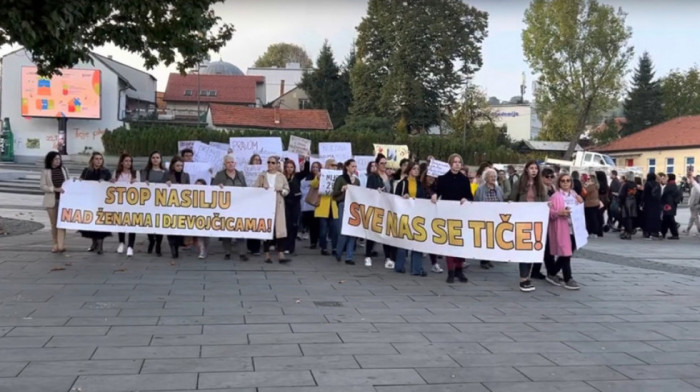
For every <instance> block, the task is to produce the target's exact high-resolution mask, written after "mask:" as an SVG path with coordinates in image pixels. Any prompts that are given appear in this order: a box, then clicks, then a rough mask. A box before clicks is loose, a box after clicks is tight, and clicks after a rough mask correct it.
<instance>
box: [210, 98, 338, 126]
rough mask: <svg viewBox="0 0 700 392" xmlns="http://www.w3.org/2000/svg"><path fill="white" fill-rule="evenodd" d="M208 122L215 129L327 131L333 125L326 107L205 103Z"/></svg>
mask: <svg viewBox="0 0 700 392" xmlns="http://www.w3.org/2000/svg"><path fill="white" fill-rule="evenodd" d="M207 122H208V123H209V126H210V127H212V128H217V129H274V130H306V131H329V130H332V129H333V123H332V122H331V118H330V115H329V114H328V111H327V110H317V109H303V110H299V109H284V110H283V109H280V108H256V107H246V106H240V105H225V104H219V103H211V104H209V111H208V113H207Z"/></svg>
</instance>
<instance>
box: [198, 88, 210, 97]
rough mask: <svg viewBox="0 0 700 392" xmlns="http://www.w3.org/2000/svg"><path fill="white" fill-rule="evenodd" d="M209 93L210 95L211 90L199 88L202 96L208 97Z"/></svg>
mask: <svg viewBox="0 0 700 392" xmlns="http://www.w3.org/2000/svg"><path fill="white" fill-rule="evenodd" d="M207 95H209V91H207V90H199V96H200V97H206V96H207Z"/></svg>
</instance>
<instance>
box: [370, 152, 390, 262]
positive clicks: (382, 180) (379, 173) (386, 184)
mask: <svg viewBox="0 0 700 392" xmlns="http://www.w3.org/2000/svg"><path fill="white" fill-rule="evenodd" d="M374 163H376V164H377V170H376V171H375V172H373V173H369V174H368V175H367V185H366V187H367V188H368V189H377V190H378V191H380V192H389V193H391V191H392V187H391V184H392V182H391V181H392V179H391V177H390V176H389V174H387V172H386V164H387V159H386V157H385V156H384V154H381V153H380V154H377V157H376V158H375V159H374ZM373 248H374V241H370V240H367V242H366V244H365V267H371V266H372V256H373V253H374V252H373ZM383 248H384V257H385V259H386V260H385V261H384V268H387V269H394V268H395V266H396V264H395V263H394V260H396V248H395V247H393V246H391V245H386V244H383Z"/></svg>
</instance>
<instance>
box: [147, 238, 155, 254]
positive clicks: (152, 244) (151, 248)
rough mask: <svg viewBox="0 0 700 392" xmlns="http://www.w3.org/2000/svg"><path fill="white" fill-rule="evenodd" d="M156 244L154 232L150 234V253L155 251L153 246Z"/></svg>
mask: <svg viewBox="0 0 700 392" xmlns="http://www.w3.org/2000/svg"><path fill="white" fill-rule="evenodd" d="M155 245H156V240H155V238H153V235H152V234H149V235H148V254H151V253H153V247H154V246H155Z"/></svg>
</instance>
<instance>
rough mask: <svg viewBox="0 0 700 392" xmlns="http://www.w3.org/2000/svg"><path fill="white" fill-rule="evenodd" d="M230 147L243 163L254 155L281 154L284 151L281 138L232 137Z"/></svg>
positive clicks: (238, 160)
mask: <svg viewBox="0 0 700 392" xmlns="http://www.w3.org/2000/svg"><path fill="white" fill-rule="evenodd" d="M229 146H230V147H231V149H232V150H233V154H234V155H235V156H236V161H237V162H241V163H243V162H246V163H247V162H248V161H249V160H250V157H251V156H253V154H260V155H262V154H281V153H282V151H283V150H284V148H282V139H281V138H279V137H232V138H230V139H229Z"/></svg>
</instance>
